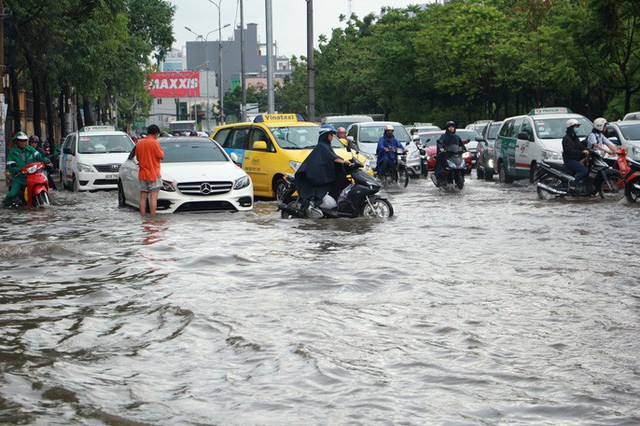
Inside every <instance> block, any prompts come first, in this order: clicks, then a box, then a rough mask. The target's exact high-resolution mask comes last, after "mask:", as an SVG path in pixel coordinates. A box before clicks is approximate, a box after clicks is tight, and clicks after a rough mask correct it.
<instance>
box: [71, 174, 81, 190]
mask: <svg viewBox="0 0 640 426" xmlns="http://www.w3.org/2000/svg"><path fill="white" fill-rule="evenodd" d="M71 188H72V189H73V192H80V184H79V183H78V179H77V178H76V177H75V176H74V177H73V182H71Z"/></svg>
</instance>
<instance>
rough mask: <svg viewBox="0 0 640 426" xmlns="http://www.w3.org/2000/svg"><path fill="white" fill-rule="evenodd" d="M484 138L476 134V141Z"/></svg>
mask: <svg viewBox="0 0 640 426" xmlns="http://www.w3.org/2000/svg"><path fill="white" fill-rule="evenodd" d="M483 140H484V138H483V137H482V136H480V135H478V136H476V142H482V141H483Z"/></svg>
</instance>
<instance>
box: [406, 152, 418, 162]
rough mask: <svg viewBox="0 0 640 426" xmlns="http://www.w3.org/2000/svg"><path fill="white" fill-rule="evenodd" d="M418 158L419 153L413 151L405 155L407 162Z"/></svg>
mask: <svg viewBox="0 0 640 426" xmlns="http://www.w3.org/2000/svg"><path fill="white" fill-rule="evenodd" d="M418 158H420V151H413V152H411V153H409V155H407V161H409V160H417V159H418Z"/></svg>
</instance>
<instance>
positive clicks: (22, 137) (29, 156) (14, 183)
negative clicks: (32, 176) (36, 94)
mask: <svg viewBox="0 0 640 426" xmlns="http://www.w3.org/2000/svg"><path fill="white" fill-rule="evenodd" d="M28 140H29V137H28V136H27V134H26V133H24V132H18V133H16V135H15V137H14V143H15V145H14V147H13V148H11V149H10V150H9V154H8V155H7V170H9V172H10V173H11V189H9V192H8V193H7V196H6V197H5V198H4V201H3V206H4V207H9V206H11V205H13V204H14V203H15V201H16V199H17V198H18V195H19V194H20V190H21V189H22V188H24V187H26V186H27V177H26V176H25V175H23V174H21V173H20V170H21V169H22V168H23V167H24V166H26V165H27V164H29V163H33V162H36V161H42V162H44V163H47V162H48V161H49V160H48V159H47V157H45V156H43V155H42V154H41V153H39V152H38V151H37V150H36V149H35V148H34V147H32V146H29V145H28V144H27V142H28Z"/></svg>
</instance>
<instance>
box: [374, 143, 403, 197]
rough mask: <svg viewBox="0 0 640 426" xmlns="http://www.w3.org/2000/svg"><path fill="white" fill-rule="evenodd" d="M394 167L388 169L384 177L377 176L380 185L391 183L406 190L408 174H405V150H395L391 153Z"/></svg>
mask: <svg viewBox="0 0 640 426" xmlns="http://www.w3.org/2000/svg"><path fill="white" fill-rule="evenodd" d="M393 155H394V157H395V160H396V161H395V166H394V167H389V168H387V170H386V171H385V173H384V176H378V179H380V182H382V184H386V183H392V184H394V185H400V186H402V187H404V188H406V187H407V186H408V185H409V173H408V172H407V150H405V149H402V148H396V149H395V151H393Z"/></svg>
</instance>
